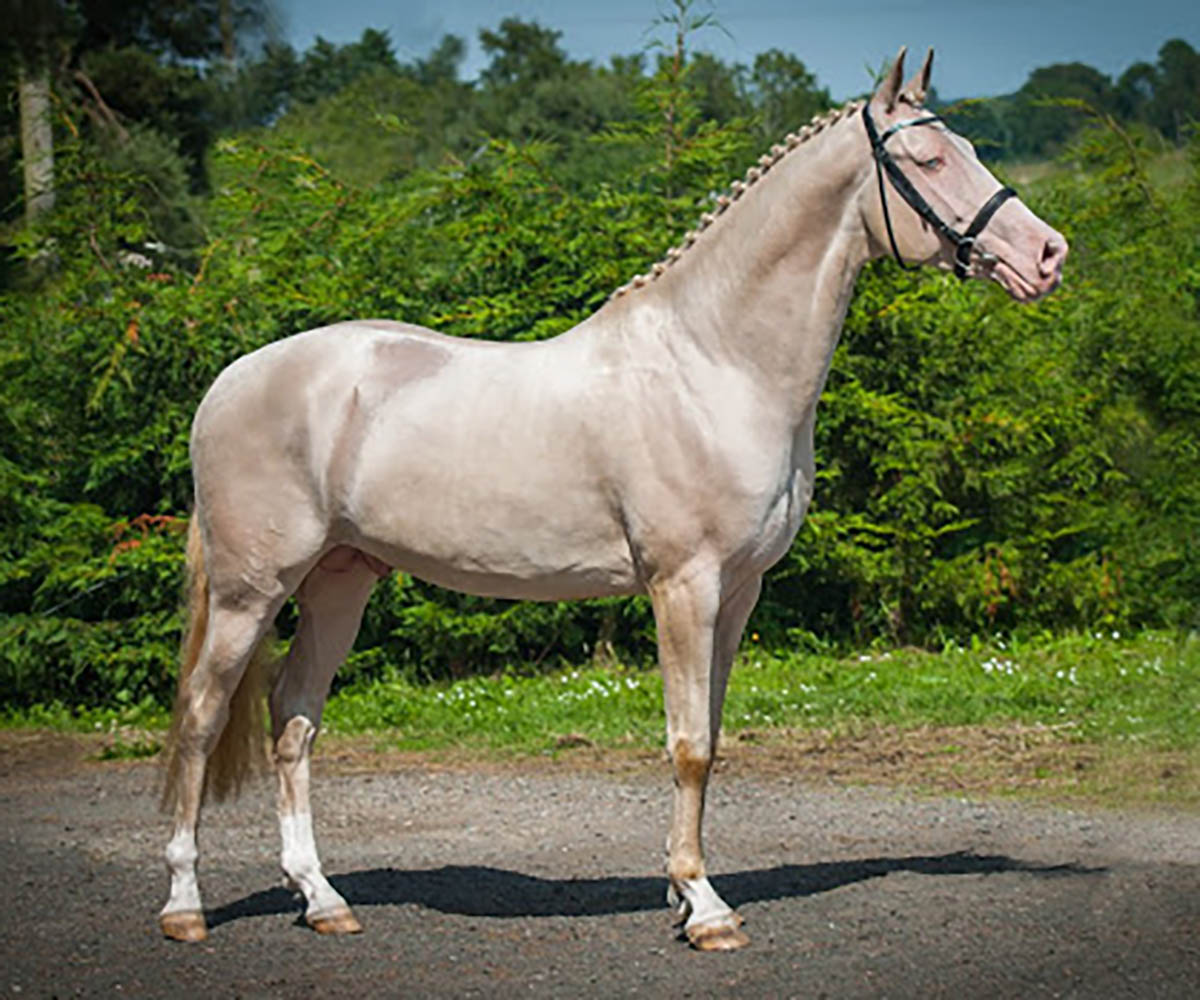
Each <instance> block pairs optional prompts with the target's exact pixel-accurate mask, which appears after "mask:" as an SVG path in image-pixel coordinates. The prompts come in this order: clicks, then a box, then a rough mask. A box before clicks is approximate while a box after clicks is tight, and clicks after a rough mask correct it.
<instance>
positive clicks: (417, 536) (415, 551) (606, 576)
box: [346, 416, 639, 600]
mask: <svg viewBox="0 0 1200 1000" xmlns="http://www.w3.org/2000/svg"><path fill="white" fill-rule="evenodd" d="M434 424H435V422H434V421H424V420H421V419H420V418H417V417H415V416H414V418H413V419H412V420H411V421H410V422H408V423H407V425H406V426H405V427H404V428H403V429H397V428H395V427H394V426H393V430H392V431H391V432H390V433H389V434H388V435H386V437H385V436H382V435H381V436H379V437H378V438H377V439H376V440H374V441H369V442H366V443H365V446H364V449H363V452H362V457H361V462H360V466H359V468H358V470H357V472H356V475H355V477H354V482H353V487H352V489H351V490H350V492H349V493H348V495H347V497H346V509H347V511H348V514H349V518H348V519H349V521H350V522H351V524H352V526H353V529H354V533H355V536H356V538H357V540H358V541H357V544H359V545H360V547H362V548H364V549H366V550H367V551H370V552H372V553H373V554H375V555H377V556H378V557H380V558H382V559H386V560H387V561H388V562H390V563H391V564H392V565H394V566H396V567H397V568H399V569H402V570H405V571H407V572H409V573H411V574H413V575H414V576H417V577H420V578H421V579H424V580H428V581H429V582H431V583H435V584H438V585H439V586H444V587H449V588H451V589H454V590H461V591H465V592H467V593H472V594H480V595H485V596H492V597H508V598H521V599H538V600H558V599H575V598H581V597H599V596H609V595H614V594H626V593H632V592H635V591H636V590H638V589H639V588H638V579H637V572H636V569H635V566H634V562H633V558H632V556H631V554H630V549H629V544H628V541H627V539H626V537H625V534H624V531H623V529H622V527H621V523H620V520H619V518H617V517H616V516H614V513H613V510H612V509H611V505H610V503H609V502H608V500H607V498H606V495H605V492H604V489H603V486H602V484H601V483H599V482H598V481H597V480H596V479H595V478H594V473H593V472H592V471H591V470H589V468H588V467H587V464H586V463H584V462H580V461H579V460H578V456H572V455H571V454H570V449H569V448H564V447H561V446H550V447H547V446H546V445H545V442H544V441H542V440H538V441H537V442H536V444H530V440H529V439H528V438H526V437H524V436H522V435H521V434H519V433H511V432H510V433H509V434H508V435H501V434H500V433H499V432H498V431H497V430H496V429H495V428H494V427H492V426H490V425H489V421H487V420H486V419H481V420H479V421H477V422H476V427H475V429H474V430H466V431H463V430H462V429H461V428H456V427H453V426H450V427H440V428H439V427H437V426H435V425H434ZM502 437H503V438H504V439H503V440H502V439H501V438H502Z"/></svg>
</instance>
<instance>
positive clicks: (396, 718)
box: [0, 632, 1200, 802]
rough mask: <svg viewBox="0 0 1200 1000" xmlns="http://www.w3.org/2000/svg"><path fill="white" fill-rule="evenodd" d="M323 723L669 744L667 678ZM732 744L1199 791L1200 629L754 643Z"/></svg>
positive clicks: (420, 737) (148, 734) (851, 768)
mask: <svg viewBox="0 0 1200 1000" xmlns="http://www.w3.org/2000/svg"><path fill="white" fill-rule="evenodd" d="M166 723H167V717H166V713H165V711H163V710H162V709H160V708H158V707H157V706H155V705H153V704H143V705H138V706H132V707H126V708H122V709H87V710H84V709H78V710H71V709H69V708H66V707H64V706H61V705H54V706H49V707H40V706H39V707H36V708H34V709H29V710H26V711H22V712H15V711H9V712H7V713H5V714H4V715H0V724H2V725H3V726H6V727H10V728H11V727H37V728H42V729H53V730H58V731H66V732H94V733H100V734H103V739H104V741H105V745H104V748H103V749H102V750H101V751H100V753H99V754H98V756H99V757H100V758H101V759H127V758H138V757H144V756H150V755H152V754H153V753H154V752H155V750H156V748H157V746H158V744H159V742H160V737H161V733H160V730H161V729H162V728H164V727H165V725H166ZM324 726H325V730H326V731H327V732H328V733H330V734H332V735H333V736H334V740H333V741H331V742H332V743H333V744H334V745H336V744H337V743H338V740H339V738H350V739H351V740H354V741H357V742H358V744H359V745H361V744H362V741H363V740H364V739H365V740H366V741H368V742H369V743H370V745H371V746H372V748H373V749H374V750H388V751H390V750H401V751H436V752H443V751H445V752H459V751H462V752H466V753H468V754H471V753H473V752H476V751H488V752H489V754H490V755H492V756H494V755H495V754H497V753H500V754H502V755H507V756H529V755H543V754H550V755H552V756H553V755H558V754H559V753H560V752H562V751H568V750H569V749H570V748H574V747H580V746H584V747H595V748H601V749H613V748H628V749H631V750H635V751H645V750H648V749H657V748H660V747H661V746H662V743H663V729H664V726H663V708H662V681H661V679H660V678H659V676H658V674H657V672H656V671H651V670H637V669H629V668H626V667H622V666H619V665H618V666H589V667H580V668H578V669H570V670H562V671H558V672H555V673H540V674H532V675H531V674H523V673H520V672H517V671H513V672H510V673H505V674H501V675H496V676H490V677H470V678H467V679H463V680H459V681H455V682H453V683H443V684H415V683H412V682H411V681H407V680H404V679H402V678H400V677H393V678H391V679H388V680H381V681H375V682H372V683H365V684H362V685H359V686H355V687H349V688H345V689H343V690H341V691H340V692H338V693H337V694H336V695H334V697H333V698H331V699H330V702H329V704H328V706H327V708H326V712H325V719H324ZM723 745H725V746H726V747H728V748H729V751H730V752H731V753H734V752H737V751H738V748H741V751H742V752H743V753H744V754H745V753H750V754H752V753H753V752H755V751H756V750H757V749H763V752H764V762H765V757H766V756H771V755H773V759H774V760H775V761H776V762H777V763H780V762H781V763H782V766H786V767H788V768H796V769H798V770H801V771H805V772H806V773H809V774H811V775H813V776H825V777H829V776H835V777H836V776H840V777H842V778H843V779H845V780H850V781H858V780H862V781H880V780H882V781H893V782H896V783H904V784H918V785H920V784H928V785H930V786H932V787H936V788H938V789H941V790H945V789H957V788H964V789H969V790H972V791H986V792H993V791H1005V790H1013V791H1025V790H1028V789H1029V788H1031V787H1039V786H1040V787H1043V788H1045V789H1047V790H1050V791H1052V792H1057V791H1061V790H1062V789H1063V788H1065V787H1066V785H1067V784H1069V785H1070V788H1069V789H1068V791H1071V792H1080V791H1081V789H1082V790H1083V791H1084V792H1086V789H1085V788H1084V785H1087V784H1088V783H1089V782H1090V786H1089V787H1091V788H1092V789H1093V790H1094V791H1095V792H1096V795H1095V796H1093V797H1099V798H1100V799H1102V800H1104V801H1110V802H1121V801H1147V800H1155V799H1157V800H1160V801H1173V802H1185V801H1186V802H1192V801H1193V800H1195V801H1197V802H1200V767H1198V766H1197V765H1198V764H1200V637H1190V638H1182V637H1179V636H1174V635H1168V634H1164V633H1154V632H1150V633H1143V634H1140V635H1136V636H1122V635H1119V634H1118V633H1115V632H1103V633H1092V634H1086V635H1071V636H1065V637H1057V638H1040V639H1037V640H1033V641H1020V640H1012V639H1003V638H993V639H990V640H981V639H974V640H972V641H970V642H966V643H962V644H959V643H948V644H947V646H946V647H945V648H944V649H943V650H942V651H940V652H929V651H924V650H917V649H892V650H877V651H871V652H864V653H859V654H855V655H851V656H842V657H835V656H832V655H814V654H790V655H780V654H778V653H772V652H768V651H766V650H762V649H760V648H758V647H757V646H756V644H755V643H754V641H753V638H751V639H750V640H748V641H747V642H746V643H745V644H744V647H743V652H742V655H741V657H740V658H739V662H738V664H737V665H736V667H735V669H734V673H733V677H732V679H731V681H730V686H729V694H728V698H727V701H726V706H725V743H724V744H723ZM767 749H769V750H770V753H769V754H768V753H767V752H766V750H767ZM1167 779H1172V780H1167Z"/></svg>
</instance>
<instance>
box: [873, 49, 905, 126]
mask: <svg viewBox="0 0 1200 1000" xmlns="http://www.w3.org/2000/svg"><path fill="white" fill-rule="evenodd" d="M907 51H908V48H907V46H904V45H901V46H900V51H899V52H898V53H896V59H895V61H894V62H893V63H892V68H891V69H889V70H888V72H887V76H885V77H884V78H883V83H881V84H880V85H879V89H878V90H877V91H875V100H876V101H877V102H878V103H880V104H882V105H883V107H884V110H885V111H891V110H892V109H893V108H894V107H895V106H896V100H897V99H898V98H899V97H900V91H901V89H902V85H903V83H904V54H905V53H906V52H907Z"/></svg>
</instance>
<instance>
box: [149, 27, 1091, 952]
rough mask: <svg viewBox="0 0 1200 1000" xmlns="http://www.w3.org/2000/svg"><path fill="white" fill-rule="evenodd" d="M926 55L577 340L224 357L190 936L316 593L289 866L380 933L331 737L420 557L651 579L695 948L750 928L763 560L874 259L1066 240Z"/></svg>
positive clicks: (210, 422) (1026, 277)
mask: <svg viewBox="0 0 1200 1000" xmlns="http://www.w3.org/2000/svg"><path fill="white" fill-rule="evenodd" d="M903 57H904V52H903V50H901V52H900V56H899V58H897V60H896V62H895V64H894V66H893V68H892V70H891V72H890V73H889V75H888V76H887V79H886V80H885V81H884V82H883V84H882V85H881V86H880V88H879V90H878V92H877V93H876V94H875V95H874V97H873V98H872V99H871V100H870V101H869V102H867V103H866V104H865V105H864V104H862V103H852V104H850V105H848V106H846V107H844V108H842V109H840V110H838V111H835V112H832V113H830V114H828V115H825V116H823V117H821V118H818V119H816V120H814V121H813V122H812V123H810V124H809V125H807V126H805V127H804V128H802V129H800V130H799V131H798V132H796V133H793V134H792V135H789V136H788V137H787V139H786V142H785V143H781V144H780V145H777V146H775V147H774V148H773V149H772V150H771V151H770V153H768V154H767V155H766V156H764V157H763V158H762V159H761V160H760V162H759V164H758V165H756V166H754V167H753V168H751V170H750V172H749V173H748V174H747V176H746V180H745V181H744V182H737V183H735V184H734V185H733V186H732V188H731V190H730V192H729V194H728V195H725V196H722V197H721V198H719V199H718V200H717V204H716V206H715V209H714V211H713V212H712V213H710V214H709V215H706V216H705V217H704V218H703V220H702V222H701V225H700V226H699V227H698V229H697V230H696V231H694V232H692V233H689V234H688V236H687V237H686V238H685V240H684V243H683V245H682V246H681V247H678V248H676V249H674V250H672V251H671V252H670V253H669V254H668V255H667V258H666V259H665V260H664V261H663V262H662V263H660V264H658V265H656V266H655V267H654V269H653V270H652V272H651V273H650V274H647V275H644V276H641V277H639V278H636V279H634V280H633V281H632V282H630V283H629V284H628V285H626V286H625V287H624V288H622V289H619V290H618V292H617V293H616V294H614V296H613V297H612V298H611V299H610V300H609V302H607V303H606V304H605V305H604V307H603V308H601V309H600V310H599V311H598V312H597V313H596V314H595V315H593V316H591V317H590V318H589V319H587V320H585V321H584V322H582V323H580V324H579V325H578V326H577V327H575V328H574V329H572V330H569V331H568V332H566V333H564V334H562V335H561V336H559V337H556V338H554V339H552V340H547V341H543V342H540V343H517V344H504V345H498V344H494V343H483V342H477V341H471V340H465V339H456V338H452V337H445V336H439V335H438V334H436V333H433V332H430V331H428V330H424V329H421V328H419V327H414V326H409V325H405V324H402V323H389V322H376V321H362V322H349V323H341V324H338V325H336V326H331V327H326V328H323V329H319V330H310V331H308V332H307V333H303V334H299V335H297V336H294V337H291V338H289V339H286V340H282V341H279V342H277V343H273V344H270V345H268V346H266V347H264V348H262V349H261V350H259V351H256V352H254V353H253V354H250V355H248V356H247V357H244V358H242V359H240V360H239V361H237V362H235V363H234V364H232V365H230V366H229V368H227V369H226V370H225V371H224V372H223V373H222V374H221V376H220V377H219V378H218V379H217V381H216V382H215V384H214V385H213V387H212V389H211V390H210V391H209V392H208V394H207V396H206V397H205V398H204V401H203V402H202V403H201V404H200V408H199V410H198V411H197V413H196V419H195V424H194V427H193V431H192V443H191V448H192V465H193V473H194V476H195V489H196V497H195V500H196V507H195V515H194V517H193V518H192V534H191V539H190V544H189V562H190V567H191V574H192V607H191V627H190V632H189V637H188V639H187V640H186V641H185V648H184V655H183V664H182V668H181V675H180V682H179V698H178V705H177V708H176V716H175V727H174V733H173V738H172V743H171V752H170V758H169V760H170V765H169V770H168V783H167V797H166V801H167V802H168V803H169V804H170V806H171V807H173V812H174V828H173V835H172V836H171V839H170V843H169V844H168V846H167V852H166V854H167V865H168V868H169V870H170V875H171V894H170V898H169V899H168V901H167V904H166V906H165V907H164V908H163V911H162V915H161V924H162V929H163V931H164V933H166V934H167V935H168V936H169V937H173V938H178V939H182V940H191V941H194V940H199V939H201V938H203V937H205V935H206V928H205V922H204V915H203V909H202V906H201V902H200V894H199V889H198V887H197V883H196V872H195V865H196V858H197V849H196V823H197V819H198V817H199V812H200V804H201V800H202V797H203V792H204V789H205V787H206V767H207V768H208V774H207V785H208V787H210V788H212V790H213V791H214V792H216V793H220V792H221V791H223V790H225V789H226V788H228V787H230V786H231V785H233V784H235V783H236V779H237V778H238V776H239V774H240V773H241V770H240V768H241V766H242V765H243V764H244V761H245V758H246V754H247V752H248V749H249V748H250V747H251V746H252V744H253V743H254V742H255V741H256V740H258V741H259V742H260V744H261V741H262V728H261V727H262V723H261V716H259V718H258V720H257V721H256V719H255V716H254V713H253V711H251V709H252V708H253V707H254V705H255V704H256V703H257V702H258V701H259V700H260V699H256V696H255V688H254V684H253V678H254V676H255V674H256V669H254V666H253V665H254V663H255V662H256V660H257V657H256V650H258V649H259V647H260V645H261V644H262V643H263V641H264V637H265V636H266V635H267V633H268V631H269V629H270V626H271V623H272V620H273V619H274V617H275V615H276V613H277V612H278V611H279V609H280V607H281V605H282V604H283V602H284V601H285V600H286V599H287V598H288V596H289V595H291V594H296V595H297V597H298V599H299V604H300V625H299V630H298V632H297V634H296V637H295V640H294V641H293V643H292V646H291V651H290V653H289V654H288V657H287V660H286V662H285V663H284V665H283V666H282V668H281V670H280V672H279V674H278V677H277V679H276V680H275V682H274V685H273V688H272V690H271V691H270V695H269V705H270V711H271V720H272V726H271V731H272V734H273V739H274V761H275V766H276V769H277V772H278V789H279V791H278V800H279V824H280V830H281V834H282V839H283V850H282V866H283V870H284V873H285V875H286V877H287V879H288V880H289V881H290V883H291V884H293V885H295V886H298V887H299V889H300V890H302V891H303V893H304V896H305V899H306V901H307V910H306V919H307V920H308V923H309V924H310V925H312V926H313V927H314V928H316V929H317V930H318V931H322V932H327V933H334V934H340V933H350V932H355V931H358V930H359V929H360V927H359V924H358V922H357V920H356V919H355V917H354V915H353V914H352V913H351V911H350V908H349V907H348V906H347V904H346V902H345V900H344V899H343V898H342V897H341V896H340V895H339V894H338V893H337V892H336V891H335V890H334V889H333V887H332V886H331V885H330V884H329V882H328V881H327V880H326V878H325V876H324V875H323V874H322V872H321V865H320V862H319V860H318V858H317V851H316V846H315V844H314V841H313V829H312V817H311V812H310V807H309V790H308V785H309V755H310V752H311V749H312V743H313V738H314V736H315V735H316V732H317V729H318V727H319V726H320V722H321V711H322V707H323V705H324V702H325V698H326V695H327V693H328V690H329V685H330V681H331V678H332V677H333V674H334V671H336V670H337V668H338V666H339V664H340V663H341V662H342V660H343V658H344V657H345V655H346V654H347V652H348V651H349V649H350V646H351V643H352V642H353V640H354V636H355V634H356V632H357V630H358V627H359V622H360V619H361V615H362V611H363V607H364V605H365V604H366V601H367V597H368V595H369V594H370V592H371V588H372V586H373V585H374V583H375V581H376V580H377V579H378V576H379V575H380V574H381V573H386V572H388V571H389V569H390V568H392V567H395V568H398V569H400V570H403V571H404V572H408V573H411V574H413V575H415V576H418V577H421V578H423V579H425V580H430V581H432V582H434V583H437V584H439V585H441V586H444V587H451V588H454V589H457V590H462V591H467V592H469V593H473V594H486V595H494V596H498V597H506V598H529V599H534V600H558V599H562V598H581V597H589V596H599V595H607V594H634V593H646V594H648V595H649V596H650V600H651V602H652V605H653V608H654V616H655V620H656V623H657V627H658V656H659V662H660V665H661V668H662V672H663V677H664V680H665V694H666V720H667V748H668V751H669V753H670V756H671V760H672V763H673V768H674V779H675V788H674V803H673V813H672V819H671V826H670V834H669V838H668V860H667V878H668V884H669V888H668V900H669V902H670V903H671V905H673V906H675V907H677V909H678V913H679V916H680V918H681V919H682V920H683V921H684V928H685V931H686V935H687V938H688V940H689V941H690V942H691V943H692V945H694V946H695V947H697V948H704V949H725V948H736V947H740V946H741V945H743V944H745V943H746V940H747V938H746V936H745V934H744V933H743V932H742V931H741V929H740V924H741V919H740V918H739V917H738V915H737V914H736V913H735V912H734V911H733V910H732V909H731V908H730V907H729V906H728V905H727V904H726V903H725V901H724V900H722V899H721V897H720V896H719V895H717V893H716V891H715V890H714V889H713V887H712V886H711V885H710V883H709V881H708V879H707V877H706V876H705V868H704V854H703V849H702V847H701V835H700V826H701V816H702V813H703V810H704V795H705V787H706V785H707V782H708V776H709V770H710V768H711V765H712V761H713V751H714V748H715V747H716V744H717V735H718V732H719V729H720V725H721V706H722V702H723V700H724V696H725V685H726V681H727V680H728V677H729V671H730V666H731V664H732V662H733V658H734V653H735V651H736V649H737V646H738V642H739V640H740V638H741V634H742V629H743V627H744V625H745V623H746V619H747V616H748V615H749V614H750V611H751V609H752V608H753V607H754V604H755V601H756V599H757V597H758V593H759V585H760V580H761V578H762V574H763V572H764V571H765V570H766V569H767V568H768V567H770V566H771V565H772V564H773V563H775V562H776V561H777V560H778V559H779V558H780V557H781V556H782V555H783V554H784V553H785V552H786V551H787V549H788V546H789V545H790V543H791V542H792V539H793V538H794V537H795V535H796V530H797V528H798V526H799V524H800V520H801V518H802V517H803V516H804V512H805V509H806V508H807V506H808V502H809V498H810V497H811V495H812V489H813V444H812V433H813V419H814V414H815V411H816V406H817V398H818V397H819V396H820V394H821V389H822V386H823V384H824V382H825V376H826V372H827V371H828V369H829V363H830V358H831V357H832V355H833V350H834V345H835V344H836V342H837V339H838V334H839V331H840V329H841V325H842V321H843V318H844V316H845V313H846V307H847V303H848V302H849V300H850V295H851V291H852V290H853V287H854V281H855V278H856V276H857V275H858V272H859V270H860V269H861V268H862V266H863V264H864V263H865V262H866V261H868V260H870V259H871V258H873V257H878V256H882V255H884V254H887V253H894V254H895V255H896V256H897V258H898V259H903V260H907V261H910V262H917V263H924V264H932V265H935V266H939V267H942V268H945V269H948V270H949V269H953V270H955V271H956V272H957V273H958V274H959V275H960V277H967V276H970V277H986V278H991V279H993V280H995V281H997V282H999V283H1000V285H1002V286H1003V287H1004V288H1005V289H1006V290H1007V291H1008V292H1009V293H1010V294H1011V295H1012V296H1013V297H1014V298H1016V299H1018V300H1020V301H1031V300H1033V299H1036V298H1038V297H1040V296H1042V295H1045V294H1047V293H1049V292H1050V291H1052V290H1053V289H1054V288H1055V286H1056V285H1057V284H1058V283H1059V280H1060V276H1061V271H1062V265H1063V261H1064V259H1065V257H1066V253H1067V246H1066V242H1065V240H1064V239H1063V237H1062V236H1060V235H1059V234H1058V233H1057V232H1055V231H1054V230H1053V229H1051V228H1050V227H1049V226H1047V225H1046V224H1045V223H1043V222H1042V221H1041V220H1039V219H1038V218H1037V217H1036V216H1034V215H1033V214H1032V213H1031V212H1030V211H1029V210H1028V209H1027V208H1026V207H1025V206H1024V205H1023V204H1022V203H1021V202H1020V201H1018V200H1016V199H1015V198H1013V197H1011V195H1012V192H1011V191H1008V190H1007V189H1004V188H1000V187H999V185H998V184H997V182H996V180H995V179H994V178H993V177H992V175H991V174H990V173H989V172H988V171H987V170H986V169H985V168H984V167H983V166H982V165H981V164H980V163H979V161H978V159H976V157H975V155H974V151H973V150H972V148H971V146H970V144H969V143H967V142H966V141H965V140H963V139H962V138H960V137H959V136H957V135H955V134H953V133H952V132H950V131H949V130H948V129H947V128H946V127H945V126H944V125H943V124H942V123H941V122H940V121H938V120H937V119H936V117H934V116H931V115H927V114H925V113H924V112H923V111H922V109H921V102H922V100H923V98H924V95H925V93H926V91H927V88H928V84H929V70H930V64H931V59H932V53H930V56H929V57H928V58H927V59H926V61H925V65H924V66H923V67H922V69H921V71H920V72H919V73H918V74H917V75H916V76H915V77H914V78H913V79H912V80H910V81H909V82H908V83H907V84H904V83H903V77H902V75H901V74H902V71H903ZM885 174H886V177H887V179H886V183H885ZM256 727H257V728H256ZM210 757H211V760H210Z"/></svg>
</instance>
